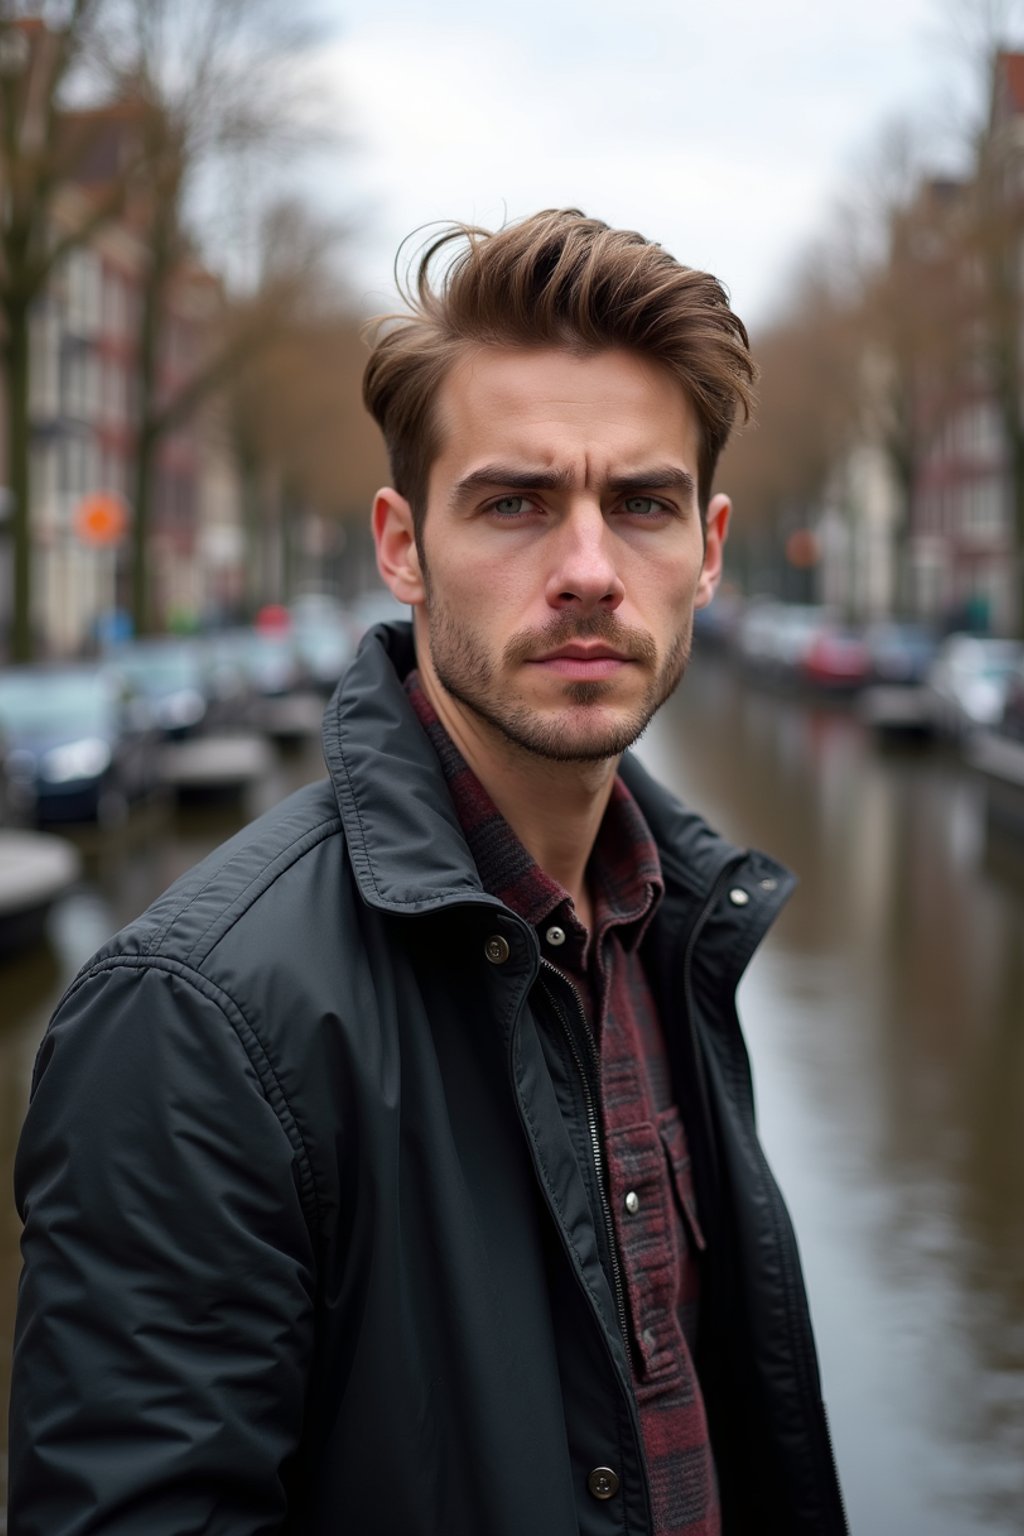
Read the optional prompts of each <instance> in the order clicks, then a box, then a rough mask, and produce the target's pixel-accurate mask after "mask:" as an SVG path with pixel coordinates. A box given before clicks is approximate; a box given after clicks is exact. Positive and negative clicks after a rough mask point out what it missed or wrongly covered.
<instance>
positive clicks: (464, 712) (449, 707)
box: [420, 660, 618, 928]
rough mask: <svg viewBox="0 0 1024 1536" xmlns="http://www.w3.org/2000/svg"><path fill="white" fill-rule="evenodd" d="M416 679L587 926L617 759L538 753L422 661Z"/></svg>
mask: <svg viewBox="0 0 1024 1536" xmlns="http://www.w3.org/2000/svg"><path fill="white" fill-rule="evenodd" d="M420 679H421V683H422V686H423V689H424V692H425V693H426V695H427V697H428V698H429V700H430V702H431V704H432V705H433V707H434V709H435V710H436V712H437V715H438V718H439V719H440V721H441V723H442V724H443V725H444V728H445V730H446V731H447V732H448V734H449V736H450V737H451V739H452V741H453V742H454V743H455V745H456V746H457V747H458V749H459V751H460V752H461V754H462V756H463V757H464V758H465V760H466V762H467V763H468V764H469V766H470V768H472V770H473V772H474V773H475V774H476V776H477V778H478V779H479V780H480V783H481V784H482V785H483V787H484V788H485V789H486V791H487V793H488V794H489V795H490V797H491V799H492V800H493V801H494V803H495V805H496V806H497V807H498V810H499V811H500V812H501V814H502V816H504V818H505V820H506V821H507V822H508V824H509V826H510V827H511V828H512V830H513V832H514V833H515V834H516V836H517V837H518V839H519V841H520V842H521V843H522V845H523V847H524V848H525V849H526V850H527V852H528V853H529V854H530V855H531V857H532V858H534V859H535V860H536V862H537V863H538V864H539V865H540V867H541V869H542V870H543V871H544V873H545V874H546V875H548V876H549V878H550V879H552V880H556V881H557V882H558V884H559V885H561V886H563V887H564V889H565V890H566V891H568V893H569V895H570V896H571V897H572V901H573V906H574V907H575V908H576V912H577V915H578V916H579V918H580V921H581V922H582V923H583V924H584V925H585V926H586V927H587V928H589V927H591V917H592V910H591V901H590V896H589V894H588V892H587V886H586V868H587V862H588V860H589V859H590V854H591V850H592V849H593V846H594V840H595V838H596V837H597V833H598V829H599V827H600V825H601V820H602V818H603V816H604V813H605V810H606V808H607V805H608V800H609V797H610V796H611V792H612V785H613V783H614V781H615V772H616V768H617V766H618V758H607V759H603V760H602V761H600V762H593V763H592V762H582V763H576V762H573V763H560V762H554V761H552V760H551V759H550V758H545V757H539V756H538V755H537V754H536V753H534V752H529V751H527V750H526V749H525V748H523V747H520V746H517V745H516V743H514V742H511V741H509V739H508V737H506V736H505V735H504V734H503V733H502V732H500V731H498V730H497V729H496V728H495V727H494V726H492V725H491V724H490V723H489V722H488V721H486V720H484V719H482V718H481V717H480V716H478V715H476V714H475V713H473V711H471V710H469V709H467V708H466V707H465V706H464V705H463V704H461V703H460V702H459V701H458V700H457V699H454V698H453V697H452V696H451V695H450V694H449V693H447V692H446V690H445V689H444V688H442V687H441V685H440V683H439V682H438V681H437V678H436V677H435V676H434V673H433V669H432V668H431V667H430V666H429V664H428V665H423V661H422V660H421V663H420Z"/></svg>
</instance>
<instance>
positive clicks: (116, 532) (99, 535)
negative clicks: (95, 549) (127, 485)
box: [74, 491, 128, 544]
mask: <svg viewBox="0 0 1024 1536" xmlns="http://www.w3.org/2000/svg"><path fill="white" fill-rule="evenodd" d="M74 521H75V532H76V533H77V535H78V537H79V538H80V539H81V541H82V543H83V544H118V543H120V541H121V540H122V539H123V538H124V534H125V529H126V528H127V527H128V508H127V507H126V506H125V504H124V502H123V501H122V499H121V497H120V496H118V495H116V494H115V493H114V492H113V491H97V492H96V493H95V494H94V495H92V496H83V497H82V500H81V501H80V502H79V503H78V506H77V507H76V508H75V519H74Z"/></svg>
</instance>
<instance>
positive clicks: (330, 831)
mask: <svg viewBox="0 0 1024 1536" xmlns="http://www.w3.org/2000/svg"><path fill="white" fill-rule="evenodd" d="M341 830H342V826H341V819H340V817H338V816H331V817H329V818H328V820H327V821H322V822H320V823H319V824H318V825H317V826H315V827H311V828H310V829H309V831H308V832H304V833H303V834H302V836H301V837H300V838H297V839H296V841H295V842H293V843H289V845H288V847H287V848H283V849H282V850H281V852H280V853H279V854H278V856H277V858H276V859H275V860H274V862H273V864H267V865H264V867H263V869H262V870H261V871H260V873H259V874H258V875H254V876H253V878H252V879H251V880H250V881H249V884H248V885H246V886H244V887H243V889H242V890H240V891H239V892H238V894H237V895H236V896H235V897H234V899H233V900H232V901H231V903H230V905H229V906H227V907H226V908H222V909H221V910H220V911H219V912H218V913H217V914H216V915H215V916H214V917H212V918H211V919H210V921H209V922H208V923H207V925H206V927H205V928H204V929H203V931H202V933H201V934H200V935H199V937H198V938H197V939H196V940H195V942H194V943H193V944H192V946H191V948H190V949H189V951H188V957H187V960H186V964H192V963H193V961H194V962H196V963H200V962H201V961H202V960H203V959H205V958H207V957H208V955H209V950H207V952H206V955H203V954H201V953H200V951H201V948H202V943H203V940H204V939H205V938H206V936H207V934H208V933H210V931H211V930H212V929H213V928H215V927H216V926H217V924H218V923H219V922H224V921H225V919H226V918H227V917H228V915H229V913H232V912H233V913H234V915H233V916H232V917H231V919H230V921H229V922H227V924H226V926H225V927H224V929H223V931H222V932H221V933H220V934H218V936H217V939H216V941H215V942H216V943H217V944H219V943H220V941H221V939H223V938H226V936H227V935H228V934H229V933H230V932H231V930H232V928H233V927H234V926H235V924H236V923H237V922H238V920H239V918H241V917H244V915H245V913H246V912H248V910H249V908H250V907H251V906H252V905H253V903H254V902H256V901H258V900H259V898H260V897H261V896H262V895H263V894H264V892H266V891H268V890H269V889H270V887H271V886H272V885H273V884H274V883H275V881H277V880H279V879H280V878H281V876H282V875H283V874H285V872H286V871H287V870H289V869H291V867H292V865H293V864H296V863H297V862H298V860H299V859H301V858H303V857H304V855H305V854H307V853H310V852H311V851H312V850H313V849H314V848H316V847H317V846H318V845H319V844H320V843H323V842H326V841H327V839H328V838H329V837H332V836H334V835H335V834H336V833H339V832H341ZM286 854H288V855H290V857H288V858H287V859H285V855H286ZM264 877H266V879H265V883H264V884H262V885H260V888H259V890H257V891H253V893H252V895H251V896H250V895H249V893H250V891H252V887H253V886H254V885H257V884H259V882H260V881H261V880H264ZM246 898H248V899H246ZM235 909H237V910H235ZM154 942H155V941H154ZM214 947H215V946H214V945H213V944H211V945H210V950H212V949H213V948H214ZM150 948H152V946H150Z"/></svg>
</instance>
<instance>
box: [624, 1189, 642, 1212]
mask: <svg viewBox="0 0 1024 1536" xmlns="http://www.w3.org/2000/svg"><path fill="white" fill-rule="evenodd" d="M639 1209H640V1196H639V1195H638V1194H637V1192H636V1190H635V1189H631V1190H630V1192H629V1194H628V1195H627V1196H626V1210H627V1211H628V1212H629V1214H630V1215H631V1216H635V1215H636V1213H637V1211H638V1210H639Z"/></svg>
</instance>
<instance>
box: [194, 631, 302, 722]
mask: <svg viewBox="0 0 1024 1536" xmlns="http://www.w3.org/2000/svg"><path fill="white" fill-rule="evenodd" d="M209 643H210V648H211V651H212V652H213V654H214V655H215V656H216V657H217V658H218V660H219V663H220V664H221V665H224V664H226V663H227V662H228V661H229V660H230V662H231V663H233V664H234V665H236V666H238V667H239V668H240V669H241V671H242V674H243V676H244V678H245V681H246V686H247V688H248V689H249V693H250V697H251V699H252V700H253V701H254V702H258V701H259V700H260V699H265V698H277V697H280V696H282V695H284V694H286V693H294V692H295V691H296V690H297V689H299V688H304V687H308V686H309V685H310V676H309V671H308V669H307V667H306V664H305V663H304V661H303V659H302V656H301V654H300V652H299V648H298V644H297V642H296V638H295V634H294V632H293V631H292V629H291V627H290V626H288V625H286V626H283V627H281V628H266V629H255V628H250V629H228V630H224V631H223V632H222V633H220V634H218V635H211V636H210V642H209ZM251 715H252V711H251V709H250V717H251Z"/></svg>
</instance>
